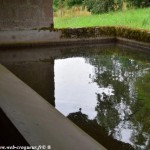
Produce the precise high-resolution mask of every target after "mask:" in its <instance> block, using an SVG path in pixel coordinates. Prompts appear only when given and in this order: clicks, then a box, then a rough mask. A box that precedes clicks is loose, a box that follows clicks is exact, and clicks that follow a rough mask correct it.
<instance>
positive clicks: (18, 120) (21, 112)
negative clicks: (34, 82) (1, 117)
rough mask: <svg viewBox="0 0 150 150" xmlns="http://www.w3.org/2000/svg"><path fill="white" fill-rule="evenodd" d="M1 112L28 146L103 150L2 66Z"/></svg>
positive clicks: (62, 149) (57, 149)
mask: <svg viewBox="0 0 150 150" xmlns="http://www.w3.org/2000/svg"><path fill="white" fill-rule="evenodd" d="M0 108H1V109H2V110H3V112H4V113H5V114H6V116H7V117H8V118H9V120H10V121H11V122H12V123H13V125H14V126H15V127H16V128H17V130H18V131H19V132H20V133H21V134H22V136H23V137H24V139H25V140H26V141H27V142H28V143H29V145H32V146H33V145H34V146H35V145H36V146H37V145H51V148H52V149H54V150H79V149H82V150H105V148H104V147H103V146H101V145H100V144H99V143H97V142H96V141H95V140H94V139H92V138H91V137H90V136H88V135H87V134H86V133H85V132H83V131H82V130H81V129H80V128H78V127H77V126H76V125H74V124H73V123H72V122H71V121H69V120H68V119H67V118H65V117H64V116H63V115H62V114H60V113H59V112H58V111H57V110H55V108H53V107H52V106H51V105H50V104H49V103H48V102H47V101H45V100H44V99H43V98H42V97H41V96H40V95H38V94H37V93H36V92H35V91H33V90H32V89H31V88H30V87H29V86H27V85H26V84H25V83H23V82H22V81H21V80H20V79H18V78H17V77H16V76H15V75H13V74H12V73H11V72H10V71H9V70H7V69H6V68H5V67H4V66H2V65H0Z"/></svg>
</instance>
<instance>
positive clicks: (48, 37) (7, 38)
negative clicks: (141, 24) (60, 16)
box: [0, 27, 150, 49]
mask: <svg viewBox="0 0 150 150" xmlns="http://www.w3.org/2000/svg"><path fill="white" fill-rule="evenodd" d="M128 33H130V34H129V35H128ZM139 36H141V37H140V38H138V37H139ZM142 37H143V39H142ZM134 38H135V39H136V38H137V39H138V40H135V39H134ZM145 41H147V42H145ZM107 43H108V44H110V43H115V44H122V45H125V44H126V45H128V46H131V47H132V46H134V47H137V48H144V49H150V32H148V31H143V30H141V31H140V30H132V29H128V28H121V27H120V28H119V27H118V28H117V27H95V28H94V27H93V28H79V29H69V28H68V29H48V28H43V29H41V30H23V31H0V48H21V47H40V46H53V47H54V46H55V47H56V46H70V45H83V44H85V45H87V44H107Z"/></svg>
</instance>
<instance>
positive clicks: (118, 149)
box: [67, 111, 133, 150]
mask: <svg viewBox="0 0 150 150" xmlns="http://www.w3.org/2000/svg"><path fill="white" fill-rule="evenodd" d="M67 117H68V118H69V119H70V120H72V121H73V122H74V123H75V124H77V125H78V126H79V127H80V128H81V129H83V130H84V131H85V132H87V133H88V134H89V135H90V136H92V137H93V138H94V139H96V140H97V141H98V142H99V143H101V144H102V145H103V146H104V147H106V148H107V149H110V150H126V149H128V150H132V149H133V148H132V146H131V145H129V144H126V143H123V142H121V141H118V140H115V139H113V137H112V136H111V135H109V136H108V133H107V131H106V130H105V128H103V127H102V126H100V125H99V124H98V123H97V121H96V119H93V120H90V119H88V116H87V115H86V114H83V113H82V112H81V111H79V112H74V113H70V114H69V115H68V116H67Z"/></svg>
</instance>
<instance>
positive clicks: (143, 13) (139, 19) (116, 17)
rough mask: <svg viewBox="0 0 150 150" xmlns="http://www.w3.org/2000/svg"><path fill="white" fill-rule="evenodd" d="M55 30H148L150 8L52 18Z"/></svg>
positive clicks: (149, 27) (149, 25)
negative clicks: (89, 28) (115, 28)
mask: <svg viewBox="0 0 150 150" xmlns="http://www.w3.org/2000/svg"><path fill="white" fill-rule="evenodd" d="M54 25H55V28H69V27H70V28H80V27H92V26H127V27H131V28H141V29H146V30H150V8H144V9H132V10H126V11H119V12H110V13H107V14H100V15H90V14H89V15H88V16H71V15H70V16H67V17H54Z"/></svg>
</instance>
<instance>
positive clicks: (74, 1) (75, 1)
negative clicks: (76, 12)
mask: <svg viewBox="0 0 150 150" xmlns="http://www.w3.org/2000/svg"><path fill="white" fill-rule="evenodd" d="M82 3H83V0H66V5H67V6H69V7H72V6H74V5H81V4H82Z"/></svg>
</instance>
